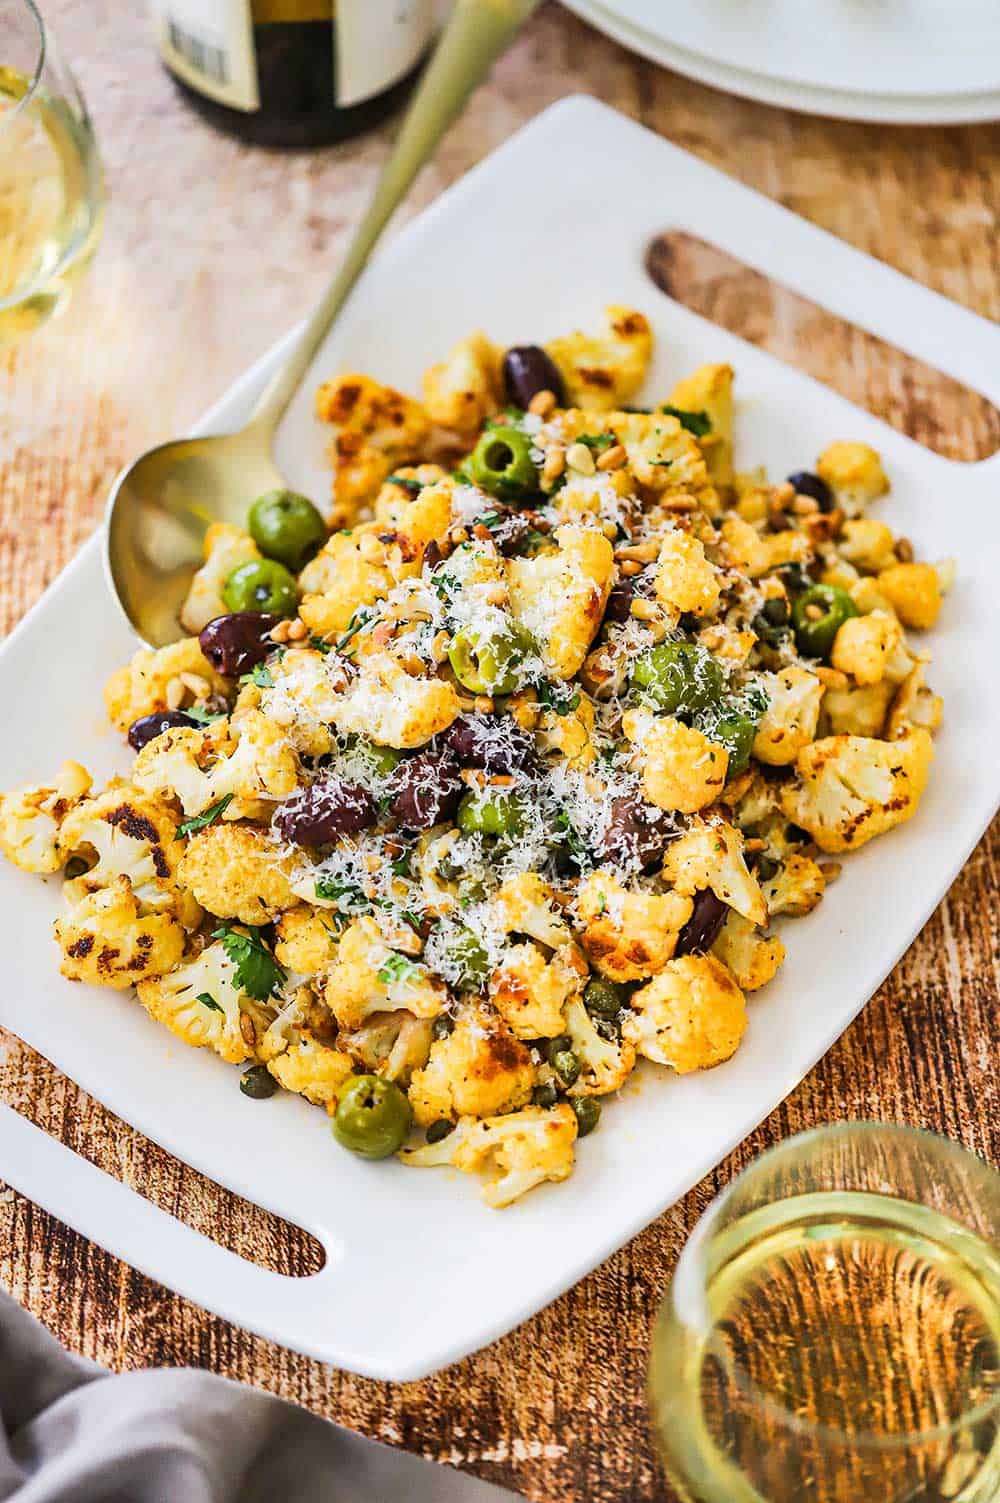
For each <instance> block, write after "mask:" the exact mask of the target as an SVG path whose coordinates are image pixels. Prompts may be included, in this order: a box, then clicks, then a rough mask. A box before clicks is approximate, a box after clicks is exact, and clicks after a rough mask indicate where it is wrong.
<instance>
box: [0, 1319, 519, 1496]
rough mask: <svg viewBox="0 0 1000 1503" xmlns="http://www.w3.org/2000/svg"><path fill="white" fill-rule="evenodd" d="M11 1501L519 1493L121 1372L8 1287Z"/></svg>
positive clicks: (256, 1407) (212, 1384)
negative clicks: (71, 1343)
mask: <svg viewBox="0 0 1000 1503" xmlns="http://www.w3.org/2000/svg"><path fill="white" fill-rule="evenodd" d="M0 1421H2V1423H0V1500H7V1499H13V1500H16V1503H237V1500H238V1503H320V1500H322V1503H511V1500H512V1499H513V1498H514V1494H513V1493H509V1492H506V1491H505V1490H504V1489H502V1488H498V1487H493V1486H492V1485H491V1484H490V1483H487V1482H479V1481H477V1480H476V1479H475V1478H473V1477H466V1476H464V1475H463V1474H462V1473H461V1472H457V1471H455V1470H453V1469H452V1468H451V1467H447V1466H438V1465H436V1464H435V1463H434V1462H431V1461H423V1460H421V1459H420V1458H419V1457H416V1456H407V1455H406V1454H405V1452H401V1451H394V1450H393V1449H392V1448H391V1447H389V1446H383V1445H379V1444H378V1443H377V1442H375V1441H372V1440H365V1439H364V1438H363V1437H362V1436H360V1435H354V1434H352V1433H351V1431H349V1430H344V1429H342V1428H341V1427H340V1426H339V1425H332V1424H330V1423H329V1422H328V1421H327V1420H323V1419H320V1418H319V1417H318V1416H317V1415H314V1414H309V1413H308V1412H307V1411H306V1410H305V1409H297V1408H296V1407H295V1405H293V1404H286V1403H285V1402H284V1401H283V1400H282V1399H275V1398H271V1397H269V1396H268V1395H267V1394H263V1393H256V1392H255V1391H254V1390H253V1389H252V1388H244V1387H242V1386H241V1385H240V1384H239V1383H232V1382H230V1381H229V1380H228V1379H226V1378H217V1377H214V1376H213V1375H212V1374H211V1373H205V1372H199V1371H197V1370H195V1369H193V1368H154V1369H150V1370H149V1371H147V1372H133V1373H121V1374H112V1373H107V1372H105V1370H104V1369H103V1368H101V1367H97V1366H96V1365H95V1364H94V1363H92V1362H87V1361H85V1360H84V1359H83V1358H82V1357H74V1356H72V1355H71V1354H70V1353H69V1352H66V1351H64V1350H63V1348H62V1347H61V1346H60V1345H59V1343H58V1342H57V1341H56V1340H55V1338H54V1337H53V1336H51V1335H50V1334H49V1332H48V1331H46V1329H45V1327H44V1326H42V1325H40V1324H39V1322H38V1321H36V1320H35V1319H34V1317H33V1316H31V1315H29V1314H28V1313H27V1311H25V1310H22V1309H21V1307H20V1305H18V1304H17V1303H16V1302H15V1301H14V1300H13V1299H11V1298H10V1297H9V1295H6V1294H4V1293H3V1291H0Z"/></svg>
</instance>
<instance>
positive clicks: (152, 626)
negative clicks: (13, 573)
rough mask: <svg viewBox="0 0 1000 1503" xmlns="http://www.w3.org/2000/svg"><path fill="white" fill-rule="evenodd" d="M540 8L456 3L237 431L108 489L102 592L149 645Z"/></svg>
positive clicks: (145, 460) (156, 461) (263, 473)
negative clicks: (431, 169)
mask: <svg viewBox="0 0 1000 1503" xmlns="http://www.w3.org/2000/svg"><path fill="white" fill-rule="evenodd" d="M537 3H538V0H456V3H455V6H454V9H453V10H452V13H451V17H450V19H449V21H448V24H447V25H446V27H445V29H444V31H443V32H442V34H441V39H440V41H439V42H438V45H437V48H436V49H435V52H434V56H433V58H432V59H431V62H430V63H429V64H428V67H427V69H426V71H425V73H424V76H423V79H422V81H421V84H420V87H419V89H418V90H417V93H416V95H415V97H414V99H413V102H412V104H411V105H410V108H409V111H408V112H407V115H406V119H405V120H404V122H403V126H402V129H401V130H400V133H399V136H398V138H397V140H396V144H395V146H394V147H393V149H392V152H391V154H390V156H389V160H388V161H387V163H386V165H385V167H384V169H383V171H382V175H381V177H380V179H379V182H378V186H377V187H376V189H375V194H374V196H373V198H372V201H371V204H370V205H369V207H368V210H367V212H366V213H365V216H364V218H363V219H362V221H361V223H360V225H359V226H358V229H357V231H356V233H355V235H354V239H353V240H352V241H351V244H350V246H349V248H348V251H347V255H346V256H345V258H344V261H343V264H342V265H341V267H340V268H339V270H338V271H337V272H336V274H335V275H334V277H333V279H332V281H331V282H330V284H329V286H328V287H327V290H326V292H325V293H324V294H323V297H322V298H321V299H320V302H319V304H318V306H317V307H316V309H315V311H314V312H313V313H312V315H311V317H310V318H309V320H308V321H307V323H306V326H305V328H304V329H303V331H302V333H301V334H300V336H299V338H298V339H297V340H296V342H295V344H294V346H293V347H292V350H291V353H290V354H289V355H288V357H287V359H286V360H285V363H284V364H283V365H282V367H281V369H280V370H279V371H278V372H277V374H276V375H275V376H274V377H273V379H272V380H271V382H270V383H269V385H268V386H267V388H266V389H265V391H264V392H263V394H262V396H261V398H260V400H259V401H258V403H257V406H256V408H255V409H254V412H253V415H252V416H251V418H250V421H249V423H248V424H247V426H246V427H245V428H244V429H242V430H241V431H240V432H239V433H232V434H228V435H225V436H220V437H210V438H187V439H179V440H175V441H174V442H172V443H167V444H160V445H159V446H158V447H157V448H155V449H150V450H148V451H147V452H146V453H145V454H143V455H142V456H141V458H139V459H137V460H136V461H135V463H134V464H132V465H130V466H129V467H128V469H126V470H123V471H122V473H121V474H120V475H119V477H118V479H117V480H116V481H115V483H114V486H113V487H112V490H111V495H110V497H109V500H108V511H107V521H106V527H105V548H106V553H105V562H106V567H107V574H108V578H109V580H110V582H111V587H112V590H113V591H114V593H115V595H116V596H117V599H118V602H119V604H120V605H121V607H122V610H123V611H124V613H125V615H126V616H127V617H128V619H129V621H130V623H131V624H132V626H133V627H134V628H135V630H136V631H137V632H138V634H139V636H140V637H142V639H143V640H144V641H145V642H146V643H148V645H149V646H150V647H165V646H166V645H167V644H168V643H170V642H176V641H177V639H178V638H179V637H181V636H183V635H184V629H183V627H182V626H181V621H180V612H181V609H182V607H183V604H184V600H185V597H186V595H187V592H188V589H189V587H190V584H191V579H192V576H193V574H194V572H195V570H196V569H197V568H198V567H199V566H200V564H201V563H202V559H203V546H202V545H203V542H204V537H205V533H206V531H207V530H208V528H209V527H210V526H211V524H212V523H213V522H230V523H232V524H233V525H235V526H238V527H241V528H242V527H245V525H246V515H247V512H248V510H249V508H250V506H251V505H252V503H253V502H254V501H255V500H256V498H257V497H258V496H259V495H261V494H262V493H263V492H264V491H269V490H275V489H278V488H281V487H283V486H284V484H285V481H284V478H283V476H282V475H281V472H280V471H279V470H278V468H277V466H276V465H275V463H274V460H273V458H272V457H271V448H272V440H273V437H274V432H275V429H276V428H277V426H278V423H279V422H280V420H281V417H282V414H283V413H284V411H285V408H286V407H287V406H288V403H289V402H290V400H291V398H292V396H293V395H294V393H295V391H296V389H297V388H298V386H299V384H300V382H301V380H302V378H303V376H304V375H305V374H306V371H307V370H308V368H309V366H310V364H311V363H312V360H313V357H314V356H315V354H316V352H317V350H318V349H319V347H320V344H321V343H322V341H323V339H324V338H325V336H326V334H327V333H328V331H329V329H330V326H331V324H332V323H333V321H334V319H335V318H336V316H337V314H338V313H339V311H340V309H341V307H342V306H343V304H344V302H345V301H346V299H347V297H348V294H349V293H350V291H351V288H352V287H353V286H354V284H355V282H356V281H357V279H358V277H359V276H360V275H361V272H362V271H363V269H364V267H365V265H366V263H367V261H368V258H369V256H370V255H371V252H372V250H373V249H374V247H375V245H376V243H377V241H378V239H379V236H380V235H381V233H382V231H383V229H384V228H385V226H386V224H387V223H388V221H389V219H390V218H391V217H392V214H393V213H394V211H395V209H396V208H397V206H398V205H399V203H400V202H401V200H402V199H403V197H404V196H405V194H406V193H407V191H408V189H409V187H410V184H411V183H412V182H413V179H414V178H415V177H416V175H417V173H418V172H419V171H420V169H421V167H422V166H423V165H424V163H425V162H426V161H427V159H428V158H429V157H430V155H431V153H432V152H433V150H434V148H435V147H436V145H437V143H438V141H439V140H440V139H441V137H442V135H443V134H444V132H445V130H447V128H448V126H449V125H450V124H451V122H452V121H453V120H454V118H455V116H456V115H457V114H458V112H459V111H460V110H461V108H462V106H463V105H464V104H465V101H466V100H467V99H468V97H469V95H470V94H471V93H472V91H473V89H474V88H475V87H476V86H477V84H479V83H480V82H481V81H482V79H483V78H485V76H486V74H487V72H488V71H489V68H490V66H491V65H492V63H493V62H494V61H495V59H496V58H497V57H499V55H500V53H501V52H502V51H503V50H504V48H505V47H506V46H507V44H508V43H509V42H510V41H511V39H512V37H513V36H514V33H515V32H516V31H517V29H518V27H519V26H520V25H521V24H522V23H523V22H524V21H525V20H527V18H528V16H529V15H530V14H531V12H532V11H533V10H534V9H535V6H536V5H537Z"/></svg>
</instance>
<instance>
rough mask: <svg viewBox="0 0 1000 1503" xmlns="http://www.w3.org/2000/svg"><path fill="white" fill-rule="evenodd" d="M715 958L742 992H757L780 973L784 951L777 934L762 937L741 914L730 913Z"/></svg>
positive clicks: (715, 948)
mask: <svg viewBox="0 0 1000 1503" xmlns="http://www.w3.org/2000/svg"><path fill="white" fill-rule="evenodd" d="M712 954H713V955H714V956H715V958H716V959H717V960H721V961H722V964H723V965H724V966H725V967H726V969H727V970H728V971H729V972H731V974H732V977H733V980H734V981H735V982H736V985H737V986H738V987H739V988H740V990H741V991H744V992H755V991H758V990H759V988H760V987H762V986H766V985H767V983H768V982H769V981H770V980H771V978H772V976H775V975H776V974H777V972H778V971H779V970H780V969H781V967H782V965H783V964H784V960H785V947H784V945H783V944H782V943H781V940H780V939H779V938H778V936H777V935H776V934H771V935H765V934H761V932H760V930H759V929H758V928H757V926H756V924H751V923H748V922H747V920H746V919H745V918H743V916H742V914H739V913H728V914H727V915H726V922H725V923H724V924H723V926H722V928H721V929H720V930H719V933H718V937H717V938H716V941H715V943H714V944H713V946H712Z"/></svg>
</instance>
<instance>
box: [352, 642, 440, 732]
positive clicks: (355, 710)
mask: <svg viewBox="0 0 1000 1503" xmlns="http://www.w3.org/2000/svg"><path fill="white" fill-rule="evenodd" d="M460 708H461V706H460V705H459V700H458V694H457V692H456V691H455V688H454V687H453V685H451V684H448V683H445V681H444V679H440V678H412V677H411V676H410V674H408V673H407V672H406V669H405V668H404V667H403V666H402V664H400V663H399V662H398V661H397V660H396V659H395V658H394V657H392V656H391V655H390V654H389V653H387V652H377V653H371V654H370V655H369V656H368V657H366V658H365V660H364V664H363V666H362V671H361V673H359V675H358V677H357V678H356V679H354V681H353V682H352V683H351V685H350V687H349V688H348V689H347V691H346V692H345V693H344V694H343V695H342V696H341V698H340V699H339V701H338V702H337V705H336V707H335V710H334V717H333V718H334V723H335V725H336V726H337V729H338V730H339V731H340V732H341V733H342V734H343V735H345V736H366V737H368V739H369V740H370V741H374V742H376V743H377V744H378V745H379V746H391V747H396V748H398V749H405V748H409V747H414V746H423V745H424V744H425V742H427V741H429V740H430V739H431V737H432V736H436V735H438V734H439V733H440V732H441V731H444V730H447V729H448V727H449V726H450V725H451V723H452V721H453V720H454V719H456V717H457V715H458V712H459V709H460Z"/></svg>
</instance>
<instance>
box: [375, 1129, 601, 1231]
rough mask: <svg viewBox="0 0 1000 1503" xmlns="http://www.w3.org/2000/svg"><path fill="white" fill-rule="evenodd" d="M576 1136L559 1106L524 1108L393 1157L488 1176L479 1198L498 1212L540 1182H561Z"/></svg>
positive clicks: (567, 1170) (569, 1170) (570, 1166)
mask: <svg viewBox="0 0 1000 1503" xmlns="http://www.w3.org/2000/svg"><path fill="white" fill-rule="evenodd" d="M576 1135H577V1120H576V1113H575V1112H574V1111H573V1109H572V1107H570V1106H567V1105H566V1104H565V1102H561V1103H560V1104H559V1105H558V1106H554V1107H553V1108H552V1109H551V1111H546V1110H544V1109H543V1108H542V1107H540V1106H529V1107H526V1108H525V1109H524V1110H523V1111H519V1112H511V1113H510V1114H509V1115H507V1116H503V1117H488V1118H486V1120H485V1121H479V1122H477V1121H475V1120H474V1119H472V1118H469V1119H468V1120H465V1121H462V1122H460V1123H459V1124H458V1126H457V1127H456V1128H455V1130H454V1132H452V1133H449V1135H448V1136H447V1137H446V1138H443V1139H441V1140H440V1141H439V1142H437V1143H428V1144H426V1145H425V1146H424V1147H422V1148H404V1149H403V1150H402V1152H401V1153H400V1155H399V1157H400V1158H401V1159H402V1161H403V1163H404V1164H410V1165H412V1166H413V1167H414V1168H418V1169H422V1168H432V1167H435V1166H438V1165H444V1164H450V1165H451V1166H452V1167H453V1168H455V1169H462V1170H464V1171H465V1172H466V1173H468V1174H475V1173H477V1172H478V1171H480V1170H483V1169H486V1170H488V1171H490V1173H489V1177H488V1178H487V1180H486V1182H485V1184H484V1186H483V1191H482V1195H483V1199H484V1200H485V1201H486V1203H487V1205H490V1206H493V1208H494V1209H495V1210H500V1209H502V1208H503V1207H504V1206H509V1205H510V1204H511V1203H512V1202H513V1201H515V1200H517V1199H518V1198H519V1196H521V1195H525V1194H526V1193H527V1192H528V1191H529V1190H533V1189H534V1188H535V1186H536V1185H540V1184H544V1183H545V1181H546V1180H552V1181H555V1182H558V1181H560V1180H564V1179H567V1178H568V1177H569V1175H570V1174H571V1173H572V1171H573V1143H574V1141H575V1139H576Z"/></svg>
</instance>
